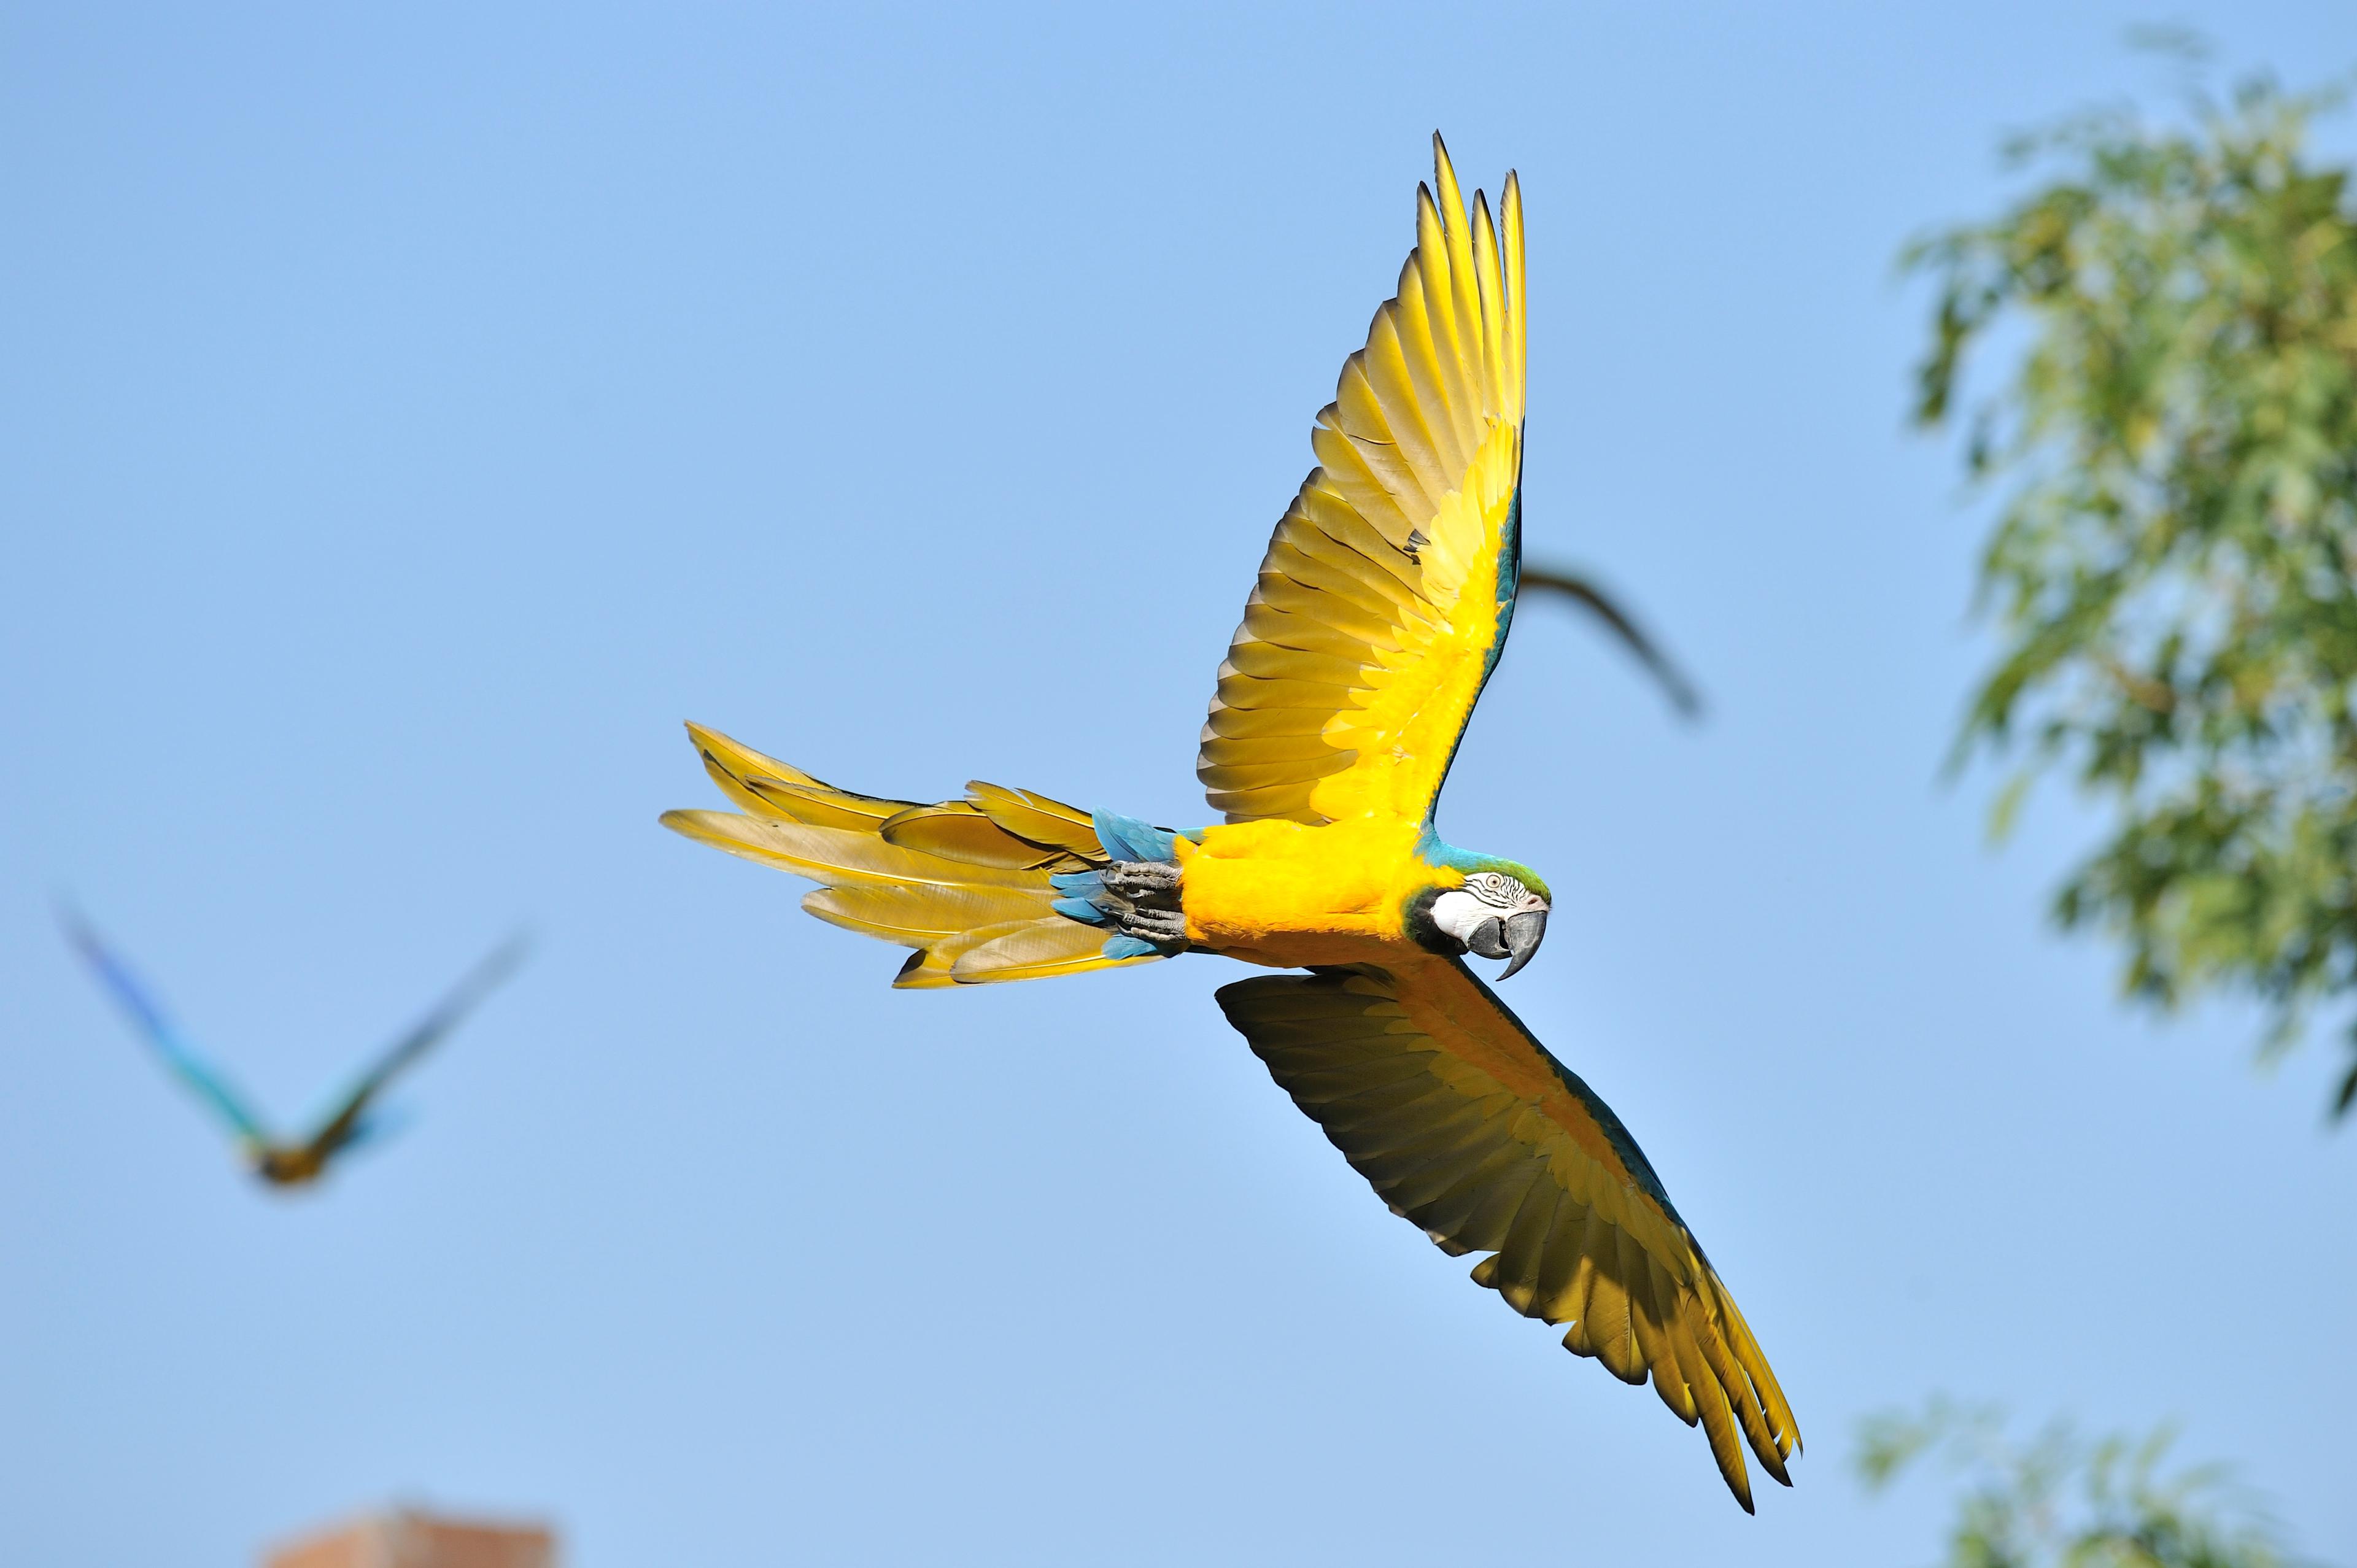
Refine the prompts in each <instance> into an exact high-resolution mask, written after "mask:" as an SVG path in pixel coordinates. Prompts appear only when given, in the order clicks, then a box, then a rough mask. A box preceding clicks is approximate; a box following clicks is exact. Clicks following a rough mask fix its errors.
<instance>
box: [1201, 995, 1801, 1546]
mask: <svg viewBox="0 0 2357 1568" xmlns="http://www.w3.org/2000/svg"><path fill="white" fill-rule="evenodd" d="M1219 1002H1220V1006H1221V1007H1222V1009H1223V1010H1224V1011H1225V1012H1226V1014H1227V1015H1228V1021H1229V1022H1230V1023H1231V1024H1233V1025H1234V1026H1236V1028H1237V1029H1238V1030H1239V1031H1240V1032H1242V1033H1243V1036H1244V1037H1245V1039H1247V1040H1248V1041H1250V1042H1251V1045H1252V1048H1253V1051H1254V1054H1255V1055H1257V1056H1258V1057H1259V1058H1261V1060H1263V1061H1264V1062H1265V1063H1267V1064H1268V1069H1269V1072H1270V1074H1271V1075H1272V1076H1273V1077H1275V1079H1276V1081H1277V1084H1278V1086H1279V1087H1281V1088H1282V1089H1284V1090H1285V1091H1286V1093H1287V1094H1290V1095H1291V1096H1293V1100H1294V1103H1295V1104H1297V1105H1298V1106H1300V1107H1301V1109H1302V1111H1303V1112H1306V1113H1307V1114H1308V1116H1309V1118H1310V1120H1312V1121H1314V1122H1317V1123H1318V1126H1319V1127H1320V1128H1322V1129H1323V1130H1324V1131H1325V1133H1326V1136H1327V1137H1328V1139H1329V1140H1330V1141H1331V1142H1332V1143H1333V1144H1334V1146H1335V1147H1336V1148H1338V1149H1340V1150H1341V1151H1342V1154H1343V1155H1344V1157H1345V1158H1347V1159H1348V1160H1349V1161H1350V1162H1351V1165H1352V1166H1353V1167H1354V1168H1355V1169H1356V1170H1357V1171H1358V1172H1359V1174H1360V1175H1361V1176H1365V1177H1366V1178H1367V1179H1368V1181H1370V1182H1371V1183H1372V1184H1373V1186H1374V1188H1375V1191H1376V1193H1377V1194H1378V1195H1380V1196H1381V1197H1383V1201H1384V1202H1385V1203H1387V1204H1389V1205H1390V1206H1391V1208H1392V1210H1393V1212H1394V1213H1396V1214H1399V1215H1402V1216H1404V1217H1405V1218H1406V1219H1410V1220H1413V1221H1414V1222H1415V1224H1416V1225H1418V1226H1420V1227H1422V1228H1423V1230H1425V1232H1426V1234H1427V1235H1429V1236H1430V1237H1431V1238H1432V1239H1433V1240H1434V1241H1436V1242H1437V1243H1438V1244H1439V1246H1440V1247H1441V1248H1442V1250H1444V1251H1448V1252H1449V1253H1450V1254H1452V1255H1456V1254H1461V1253H1465V1252H1470V1251H1481V1252H1488V1253H1490V1254H1491V1255H1490V1256H1489V1257H1487V1258H1485V1259H1483V1260H1482V1262H1480V1264H1479V1265H1478V1266H1477V1267H1476V1268H1475V1269H1474V1271H1473V1277H1474V1279H1475V1280H1476V1281H1477V1282H1479V1283H1481V1284H1484V1285H1487V1286H1489V1287H1490V1288H1491V1289H1492V1290H1494V1291H1496V1292H1498V1293H1499V1294H1501V1295H1502V1296H1503V1297H1505V1299H1506V1301H1507V1302H1508V1303H1509V1304H1510V1305H1512V1306H1513V1308H1514V1310H1516V1311H1517V1312H1520V1313H1522V1314H1523V1315H1524V1316H1529V1317H1535V1318H1539V1319H1541V1320H1543V1321H1544V1322H1547V1323H1565V1324H1569V1325H1570V1329H1569V1332H1567V1333H1566V1335H1565V1336H1564V1345H1565V1346H1566V1348H1568V1349H1570V1350H1572V1351H1574V1352H1576V1353H1577V1354H1579V1355H1582V1356H1592V1357H1594V1358H1595V1359H1598V1360H1599V1361H1602V1362H1603V1363H1604V1364H1605V1366H1606V1367H1607V1368H1608V1369H1610V1370H1611V1372H1612V1373H1613V1374H1614V1375H1615V1376H1616V1377H1619V1378H1620V1379H1621V1380H1623V1381H1626V1382H1631V1383H1641V1382H1643V1381H1645V1380H1646V1379H1647V1377H1648V1376H1649V1375H1650V1376H1651V1378H1652V1382H1653V1388H1654V1391H1655V1392H1656V1393H1658V1394H1659V1395H1660V1396H1661V1400H1662V1402H1663V1403H1664V1404H1666V1405H1668V1406H1669V1407H1670V1409H1671V1410H1672V1411H1673V1412H1675V1413H1676V1414H1677V1416H1678V1418H1679V1419H1680V1420H1682V1421H1684V1422H1685V1423H1687V1424H1688V1425H1694V1424H1695V1423H1697V1422H1699V1423H1700V1424H1701V1425H1702V1427H1703V1430H1704V1432H1705V1434H1706V1435H1707V1436H1708V1438H1709V1440H1710V1449H1711V1455H1712V1457H1713V1458H1715V1459H1716V1460H1717V1462H1718V1468H1719V1473H1720V1474H1721V1475H1722V1476H1724V1477H1726V1479H1727V1487H1729V1489H1731V1490H1732V1491H1733V1492H1734V1493H1735V1496H1736V1499H1737V1500H1738V1502H1740V1503H1741V1504H1742V1505H1743V1506H1744V1508H1745V1509H1749V1508H1750V1507H1751V1487H1750V1480H1749V1475H1748V1474H1747V1472H1746V1469H1745V1466H1744V1461H1743V1453H1742V1444H1741V1442H1740V1441H1738V1435H1737V1434H1738V1432H1740V1433H1741V1434H1742V1436H1743V1437H1744V1438H1747V1439H1749V1445H1750V1448H1751V1451H1752V1453H1753V1454H1755V1455H1758V1457H1759V1459H1760V1464H1761V1465H1762V1466H1764V1467H1765V1468H1766V1469H1767V1470H1768V1472H1769V1473H1770V1475H1772V1476H1774V1477H1776V1478H1777V1479H1778V1480H1779V1481H1786V1483H1787V1484H1788V1485H1789V1484H1790V1483H1789V1481H1788V1480H1787V1477H1786V1475H1785V1468H1784V1457H1785V1455H1787V1454H1790V1453H1792V1451H1793V1450H1795V1449H1797V1448H1798V1447H1799V1446H1800V1434H1799V1432H1798V1430H1797V1429H1796V1428H1795V1427H1794V1425H1793V1423H1792V1410H1791V1407H1790V1406H1788V1405H1787V1404H1786V1403H1785V1402H1784V1395H1783V1391H1781V1389H1779V1388H1778V1387H1777V1384H1776V1377H1775V1374H1774V1373H1773V1372H1772V1371H1770V1369H1769V1366H1768V1362H1767V1359H1766V1358H1765V1357H1764V1356H1762V1355H1761V1354H1760V1347H1759V1345H1758V1344H1757V1343H1756V1342H1755V1341H1754V1340H1753V1338H1752V1337H1751V1331H1750V1329H1749V1326H1746V1325H1745V1323H1744V1321H1743V1315H1742V1314H1741V1313H1739V1312H1738V1311H1737V1310H1736V1305H1735V1302H1734V1299H1733V1297H1732V1296H1730V1295H1729V1294H1727V1287H1726V1286H1725V1285H1724V1284H1723V1283H1720V1281H1719V1278H1718V1275H1717V1273H1716V1272H1714V1271H1713V1270H1712V1268H1711V1266H1710V1264H1709V1262H1708V1261H1707V1260H1706V1258H1705V1257H1704V1256H1703V1252H1702V1249H1701V1247H1700V1246H1699V1245H1698V1244H1697V1243H1696V1242H1695V1239H1694V1235H1693V1233H1692V1232H1691V1231H1689V1230H1687V1229H1686V1227H1685V1224H1684V1221H1683V1220H1681V1219H1679V1218H1678V1213H1677V1210H1676V1209H1675V1208H1673V1207H1672V1206H1671V1204H1670V1200H1669V1197H1668V1195H1667V1194H1666V1193H1664V1192H1663V1190H1662V1185H1661V1181H1660V1179H1659V1178H1658V1177H1656V1176H1654V1174H1653V1171H1652V1166H1651V1165H1648V1164H1647V1163H1646V1161H1645V1156H1644V1155H1643V1154H1642V1153H1641V1151H1640V1150H1639V1149H1638V1147H1637V1145H1636V1143H1635V1141H1634V1140H1632V1139H1631V1137H1630V1136H1629V1133H1628V1130H1627V1129H1626V1128H1624V1127H1623V1126H1621V1124H1620V1118H1618V1117H1616V1116H1615V1115H1613V1114H1612V1112H1611V1111H1610V1110H1609V1108H1607V1107H1606V1106H1605V1104H1604V1102H1603V1101H1600V1100H1598V1099H1597V1097H1596V1095H1595V1094H1594V1092H1593V1091H1592V1090H1589V1089H1588V1087H1587V1085H1586V1084H1585V1083H1583V1082H1581V1081H1580V1080H1579V1079H1578V1078H1577V1076H1576V1075H1575V1074H1573V1073H1572V1072H1571V1070H1570V1069H1567V1068H1566V1067H1565V1066H1564V1065H1563V1064H1562V1063H1560V1062H1558V1061H1556V1060H1555V1058H1554V1057H1552V1056H1550V1055H1548V1054H1547V1051H1546V1050H1545V1048H1544V1047H1542V1046H1541V1045H1540V1044H1539V1043H1538V1041H1537V1040H1535V1039H1534V1038H1532V1037H1531V1035H1530V1033H1529V1031H1528V1030H1526V1029H1524V1028H1523V1026H1522V1023H1521V1021H1520V1020H1519V1019H1517V1018H1516V1017H1515V1016H1514V1015H1512V1013H1511V1012H1509V1011H1508V1010H1507V1009H1506V1008H1505V1006H1504V1005H1503V1004H1501V1003H1500V1002H1499V1001H1498V999H1497V997H1496V996H1495V995H1494V994H1492V993H1491V991H1490V989H1489V988H1488V987H1487V986H1485V985H1484V984H1482V983H1481V982H1480V980H1479V979H1477V978H1476V977H1475V976H1474V975H1473V973H1472V972H1470V971H1469V970H1468V969H1467V968H1466V967H1465V966H1464V964H1463V963H1461V962H1459V961H1456V960H1453V959H1442V958H1439V957H1437V956H1436V957H1430V958H1425V957H1421V956H1419V957H1418V958H1415V959H1411V960H1407V961H1404V963H1403V964H1402V965H1401V966H1399V968H1398V969H1397V970H1396V971H1394V972H1381V971H1374V970H1347V971H1343V970H1337V971H1329V972H1321V973H1318V974H1315V975H1309V976H1292V975H1267V976H1262V977H1258V978H1255V979H1252V980H1246V981H1242V982H1239V983H1236V984H1233V985H1230V986H1227V987H1224V988H1223V989H1222V991H1221V992H1220V993H1219Z"/></svg>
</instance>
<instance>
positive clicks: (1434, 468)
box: [1195, 135, 1523, 823]
mask: <svg viewBox="0 0 2357 1568" xmlns="http://www.w3.org/2000/svg"><path fill="white" fill-rule="evenodd" d="M1432 145H1433V161H1434V166H1435V170H1436V175H1437V183H1438V185H1439V188H1440V197H1439V201H1438V203H1437V205H1436V204H1435V202H1434V199H1433V195H1432V192H1431V191H1430V190H1428V189H1426V188H1424V187H1423V186H1418V187H1417V188H1416V207H1415V219H1416V221H1415V232H1416V241H1415V251H1414V252H1412V253H1411V254H1410V255H1409V256H1408V259H1407V264H1406V266H1405V267H1403V268H1402V269H1401V270H1400V281H1399V294H1398V295H1397V296H1396V297H1394V298H1393V299H1390V300H1387V301H1385V302H1384V304H1383V308H1382V309H1380V310H1378V311H1376V312H1375V319H1374V323H1373V325H1372V326H1371V327H1369V328H1368V329H1367V346H1366V347H1365V348H1364V349H1361V350H1360V351H1359V352H1357V353H1355V354H1353V355H1351V358H1350V360H1349V361H1348V362H1347V363H1346V364H1344V365H1343V367H1342V379H1341V383H1340V386H1339V387H1338V388H1337V389H1336V392H1335V397H1334V401H1333V402H1332V403H1329V404H1328V405H1327V407H1326V408H1325V410H1324V412H1322V413H1319V414H1318V424H1317V427H1316V428H1315V429H1314V430H1313V431H1312V432H1311V433H1310V445H1311V446H1313V447H1314V448H1315V449H1316V451H1317V454H1318V467H1316V468H1315V469H1313V470H1312V471H1311V473H1310V475H1309V478H1308V479H1306V480H1304V481H1303V482H1302V486H1301V493H1300V494H1299V495H1297V496H1296V497H1295V498H1294V501H1293V504H1292V506H1290V507H1289V508H1287V509H1286V513H1285V517H1284V519H1283V521H1280V522H1278V524H1277V525H1276V532H1275V535H1274V537H1272V538H1271V540H1270V541H1269V546H1268V554H1267V555H1266V556H1265V558H1264V559H1263V560H1262V562H1261V568H1260V582H1259V585H1257V586H1255V587H1254V590H1253V594H1252V597H1251V598H1250V599H1249V600H1248V601H1246V603H1245V606H1244V618H1243V625H1242V626H1240V627H1238V628H1236V635H1235V640H1234V641H1233V642H1232V644H1230V646H1229V649H1228V658H1227V662H1225V663H1224V664H1222V665H1221V666H1220V685H1219V692H1218V694H1217V695H1215V696H1213V697H1212V699H1211V720H1210V722H1209V723H1208V724H1206V725H1204V726H1203V743H1202V749H1201V751H1200V753H1199V754H1198V756H1197V758H1196V765H1195V771H1196V773H1197V774H1198V775H1199V776H1200V778H1201V779H1202V780H1203V787H1204V789H1206V790H1207V791H1208V792H1209V793H1210V795H1211V804H1212V806H1213V807H1214V808H1215V809H1217V810H1219V811H1225V812H1226V813H1227V815H1228V820H1229V821H1230V822H1245V821H1249V820H1251V819H1253V818H1256V817H1286V818H1290V819H1292V820H1293V821H1295V822H1309V823H1321V822H1340V821H1342V820H1343V819H1346V818H1351V817H1359V816H1365V815H1370V814H1381V815H1391V816H1397V817H1403V818H1406V819H1408V820H1410V821H1414V822H1423V821H1426V820H1428V819H1429V818H1430V816H1431V813H1432V806H1433V801H1434V800H1435V799H1436V798H1437V796H1438V795H1439V793H1440V784H1441V780H1442V779H1444V778H1446V777H1447V776H1448V763H1449V759H1450V758H1451V757H1454V756H1455V755H1456V752H1457V743H1458V737H1459V736H1462V735H1463V733H1464V730H1465V724H1466V721H1467V720H1468V719H1469V718H1470V717H1471V716H1472V713H1473V703H1474V702H1475V700H1476V699H1478V698H1479V697H1480V694H1481V686H1482V683H1483V682H1486V681H1487V680H1488V679H1489V678H1490V671H1491V666H1493V665H1494V664H1495V663H1496V662H1497V659H1498V651H1499V650H1500V649H1501V648H1502V647H1503V646H1504V644H1505V640H1506V626H1507V623H1508V621H1509V620H1511V619H1512V616H1513V608H1514V581H1515V573H1516V570H1517V567H1518V564H1519V562H1520V558H1521V539H1520V532H1521V505H1520V499H1521V490H1522V472H1523V199H1522V188H1521V187H1520V185H1519V184H1518V183H1517V182H1516V181H1515V178H1514V177H1513V176H1512V175H1511V174H1509V175H1508V176H1507V177H1506V191H1505V198H1504V200H1503V201H1502V202H1501V216H1502V218H1503V220H1504V231H1503V232H1502V234H1501V232H1500V231H1498V230H1497V229H1495V228H1493V227H1492V226H1491V221H1490V208H1489V203H1488V200H1487V199H1485V198H1484V197H1482V196H1481V195H1480V193H1479V192H1476V193H1475V195H1474V199H1473V209H1472V213H1471V216H1470V219H1468V217H1467V213H1466V209H1465V206H1464V200H1463V198H1462V197H1461V196H1460V195H1459V194H1458V188H1457V175H1456V171H1455V170H1453V169H1452V168H1450V167H1449V164H1448V149H1447V148H1446V147H1444V146H1442V145H1441V143H1440V138H1439V137H1438V136H1437V135H1436V136H1434V137H1433V139H1432Z"/></svg>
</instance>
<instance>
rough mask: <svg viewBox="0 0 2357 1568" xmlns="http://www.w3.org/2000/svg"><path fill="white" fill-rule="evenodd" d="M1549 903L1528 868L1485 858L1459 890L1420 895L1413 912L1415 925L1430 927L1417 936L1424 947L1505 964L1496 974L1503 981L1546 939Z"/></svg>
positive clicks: (1510, 862) (1527, 960) (1536, 877)
mask: <svg viewBox="0 0 2357 1568" xmlns="http://www.w3.org/2000/svg"><path fill="white" fill-rule="evenodd" d="M1548 902H1549V900H1548V896H1547V886H1546V884H1545V883H1544V882H1542V881H1540V880H1539V875H1538V873H1536V872H1534V871H1533V870H1532V869H1531V868H1530V867H1529V866H1527V865H1516V864H1515V863H1514V862H1512V861H1511V860H1484V861H1482V862H1481V863H1480V865H1476V866H1474V867H1472V868H1470V869H1468V870H1467V871H1466V872H1465V880H1464V882H1463V883H1462V884H1460V885H1459V886H1454V887H1445V888H1439V889H1437V890H1434V891H1433V892H1431V893H1428V894H1426V896H1425V897H1419V898H1418V899H1417V900H1416V901H1415V909H1416V910H1417V911H1418V912H1419V913H1420V914H1421V916H1422V918H1421V919H1417V920H1415V924H1416V925H1417V926H1418V927H1423V926H1425V925H1426V924H1428V925H1429V927H1430V930H1429V931H1423V932H1419V934H1420V935H1423V936H1424V937H1425V940H1426V942H1427V943H1428V944H1429V945H1434V946H1438V947H1441V948H1442V949H1443V950H1446V951H1448V952H1451V953H1461V952H1471V953H1479V954H1480V955H1481V956H1482V957H1483V958H1502V959H1504V960H1506V961H1507V963H1506V967H1505V968H1504V969H1503V970H1502V971H1501V972H1500V973H1499V975H1498V978H1499V979H1500V980H1505V979H1507V978H1509V977H1510V976H1512V974H1513V973H1514V972H1515V971H1517V970H1519V969H1521V968H1522V967H1523V965H1524V964H1526V963H1528V962H1530V961H1531V955H1532V954H1534V953H1535V952H1537V951H1538V950H1539V943H1540V942H1541V941H1543V940H1545V938H1546V920H1547V907H1548ZM1411 918H1414V917H1411ZM1436 939H1437V940H1436Z"/></svg>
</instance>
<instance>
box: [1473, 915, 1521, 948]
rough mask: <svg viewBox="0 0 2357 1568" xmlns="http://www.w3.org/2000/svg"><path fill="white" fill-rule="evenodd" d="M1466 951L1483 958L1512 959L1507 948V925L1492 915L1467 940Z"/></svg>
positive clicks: (1475, 928) (1474, 929)
mask: <svg viewBox="0 0 2357 1568" xmlns="http://www.w3.org/2000/svg"><path fill="white" fill-rule="evenodd" d="M1465 950H1466V951H1468V952H1477V953H1480V955H1481V956H1482V957H1483V958H1509V957H1512V954H1511V953H1510V952H1509V951H1508V950H1507V948H1506V923H1505V922H1504V921H1503V920H1501V919H1499V918H1497V917H1496V916H1495V915H1492V916H1491V917H1490V918H1488V919H1486V920H1484V921H1482V922H1481V923H1480V925H1478V926H1476V927H1474V928H1473V934H1472V935H1471V936H1469V937H1468V938H1466V939H1465Z"/></svg>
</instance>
